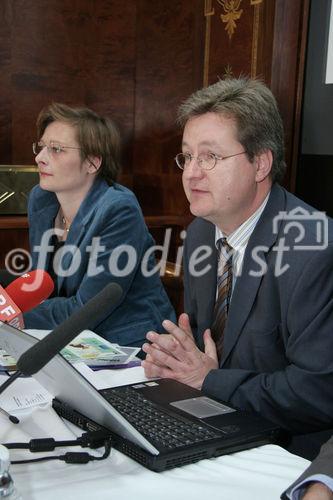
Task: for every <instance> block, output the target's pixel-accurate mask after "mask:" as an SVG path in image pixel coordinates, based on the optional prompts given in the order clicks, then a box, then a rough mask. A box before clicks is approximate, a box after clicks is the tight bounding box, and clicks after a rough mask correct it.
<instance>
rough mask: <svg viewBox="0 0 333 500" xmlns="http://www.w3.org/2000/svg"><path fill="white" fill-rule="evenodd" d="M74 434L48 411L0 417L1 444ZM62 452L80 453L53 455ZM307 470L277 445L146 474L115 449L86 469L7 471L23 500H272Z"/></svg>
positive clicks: (23, 454) (17, 455)
mask: <svg viewBox="0 0 333 500" xmlns="http://www.w3.org/2000/svg"><path fill="white" fill-rule="evenodd" d="M75 434H77V435H79V434H80V430H79V429H76V428H75V429H74V428H73V427H72V426H71V425H70V424H68V423H67V422H64V421H62V420H61V419H60V418H59V417H58V416H57V415H56V413H55V412H54V411H53V410H52V408H46V409H39V408H38V409H34V410H29V411H28V410H26V412H25V413H24V414H23V415H21V421H20V424H18V425H14V424H12V423H11V422H9V420H8V419H6V418H5V417H4V416H2V415H0V442H1V443H6V442H18V441H20V442H21V441H28V440H30V439H31V438H40V437H54V438H56V439H72V438H73V436H75ZM68 450H70V451H79V450H80V451H81V448H77V447H75V448H74V447H71V448H70V449H67V450H64V449H61V448H60V449H57V450H56V451H55V452H54V453H55V454H61V453H63V452H64V451H68ZM82 451H83V450H82ZM89 451H90V453H96V452H95V451H94V450H89ZM99 451H100V452H101V450H99ZM10 455H11V459H12V460H19V459H23V458H34V457H37V456H41V455H45V453H44V454H32V453H29V452H27V451H25V450H11V452H10ZM307 465H308V462H307V461H306V460H304V459H302V458H300V457H297V456H295V455H292V454H290V453H288V452H287V451H285V450H283V449H282V448H280V447H279V446H275V445H266V446H261V447H259V448H255V449H252V450H247V451H243V452H240V453H235V454H233V455H228V456H223V457H219V458H215V459H210V460H202V461H201V462H198V463H196V464H192V465H187V466H184V467H181V468H177V469H173V470H170V471H166V472H163V473H155V472H151V471H149V470H148V469H145V468H144V467H142V466H141V465H139V464H138V463H136V462H134V461H133V460H131V459H130V458H128V457H126V456H124V455H122V454H121V453H119V452H118V451H116V450H112V452H111V455H110V457H109V458H108V459H106V460H104V461H101V462H91V463H89V464H87V465H67V464H65V463H64V462H59V461H51V462H41V463H35V464H25V465H12V466H11V472H12V476H13V478H14V481H15V484H16V486H17V488H18V489H19V490H20V492H21V494H22V497H23V500H72V499H75V500H85V499H86V500H88V499H89V500H91V499H98V500H99V499H115V500H116V499H117V500H122V499H124V500H132V499H133V500H134V499H135V500H147V499H156V500H164V499H165V500H178V499H179V500H183V499H185V500H190V499H191V500H205V499H216V498H219V499H228V500H230V499H232V500H274V499H278V498H279V496H280V493H281V492H282V491H283V490H284V489H285V488H286V487H287V486H288V485H289V484H290V483H291V482H292V481H293V480H294V479H295V478H296V477H297V476H298V475H299V474H300V473H301V472H302V471H303V470H304V469H305V468H306V466H307Z"/></svg>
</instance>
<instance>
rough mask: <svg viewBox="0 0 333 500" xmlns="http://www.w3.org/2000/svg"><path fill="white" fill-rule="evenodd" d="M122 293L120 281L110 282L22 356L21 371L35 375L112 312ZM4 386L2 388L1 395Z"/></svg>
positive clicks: (18, 366) (19, 360) (19, 361)
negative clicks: (81, 333)
mask: <svg viewBox="0 0 333 500" xmlns="http://www.w3.org/2000/svg"><path fill="white" fill-rule="evenodd" d="M122 293H123V290H122V288H121V286H120V285H118V284H117V283H109V284H108V285H106V287H105V288H103V290H101V291H100V292H99V293H98V294H97V295H95V297H93V298H91V299H90V300H88V302H86V304H84V305H83V306H82V307H81V308H80V309H78V310H77V311H75V312H74V313H73V314H71V316H69V318H67V319H66V320H65V321H64V322H63V323H61V324H60V325H58V326H57V327H56V328H55V329H54V330H53V331H52V332H51V333H49V334H48V335H47V336H46V337H44V338H43V339H42V340H40V341H39V342H37V343H36V344H35V345H33V346H32V347H30V348H29V349H28V350H27V351H26V352H24V353H23V354H22V355H21V356H20V358H19V359H18V360H17V362H16V365H17V368H18V370H19V371H20V373H23V374H24V375H26V376H30V375H34V374H35V373H37V372H38V371H39V370H41V369H42V368H43V366H45V365H46V364H47V363H48V362H49V361H51V359H52V358H54V356H55V355H56V354H58V353H59V352H60V351H61V349H63V348H64V347H65V346H66V345H67V344H69V343H70V342H71V341H72V340H73V339H74V338H75V337H76V336H77V335H78V334H79V333H80V332H82V330H86V329H92V328H94V327H96V326H97V325H98V324H99V323H100V322H101V321H103V320H104V319H105V318H106V317H107V316H108V315H109V311H110V309H111V308H113V307H114V306H116V304H117V302H118V301H119V300H120V298H121V296H122ZM14 376H15V375H14ZM1 389H2V388H1V387H0V394H1V392H2V390H1Z"/></svg>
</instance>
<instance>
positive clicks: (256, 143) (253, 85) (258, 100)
mask: <svg viewBox="0 0 333 500" xmlns="http://www.w3.org/2000/svg"><path fill="white" fill-rule="evenodd" d="M205 113H217V114H221V115H223V116H225V117H228V118H233V119H235V121H236V124H237V133H238V141H239V142H240V143H241V144H242V146H243V147H244V149H245V151H246V153H247V156H248V158H249V160H250V161H253V159H254V157H255V156H256V155H257V154H259V153H261V152H263V151H265V150H268V149H269V150H270V151H271V152H272V155H273V164H272V170H271V179H272V181H273V182H275V181H276V182H281V181H282V179H283V176H284V173H285V170H286V163H285V159H284V133H283V123H282V118H281V115H280V113H279V110H278V106H277V103H276V100H275V97H274V96H273V94H272V92H271V91H270V90H269V88H268V87H267V86H266V85H265V84H264V83H263V82H261V81H259V80H254V79H250V78H237V79H236V78H235V79H233V78H231V79H226V80H219V81H218V82H217V83H215V84H213V85H210V86H209V87H205V88H203V89H201V90H198V91H197V92H195V93H194V94H192V95H191V96H190V97H189V98H188V99H187V100H186V101H185V102H184V103H183V104H182V105H181V106H180V107H179V110H178V123H179V124H180V125H181V126H182V127H184V126H185V124H186V122H187V121H188V120H190V119H191V118H194V117H196V116H200V115H203V114H205Z"/></svg>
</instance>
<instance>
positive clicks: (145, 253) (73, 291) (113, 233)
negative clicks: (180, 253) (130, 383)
mask: <svg viewBox="0 0 333 500" xmlns="http://www.w3.org/2000/svg"><path fill="white" fill-rule="evenodd" d="M37 137H38V142H37V143H34V144H33V151H34V154H35V155H36V163H37V165H38V168H39V175H40V183H39V185H38V186H35V187H34V188H33V189H32V191H31V193H30V197H29V203H28V217H29V238H30V248H31V255H32V268H33V269H36V268H42V269H45V270H46V271H48V272H49V273H50V274H51V275H52V277H53V278H54V280H55V293H54V296H52V297H51V298H49V299H47V300H45V301H44V302H43V303H41V304H40V305H38V306H37V307H35V308H34V309H32V310H31V311H29V312H26V313H25V314H24V321H25V327H26V328H41V329H53V328H54V327H55V326H57V325H58V324H59V323H61V322H62V321H64V320H65V319H66V318H67V317H68V316H70V315H71V313H72V312H73V311H75V310H76V309H78V308H79V307H81V306H82V305H83V304H84V303H85V302H87V301H88V300H89V299H90V298H91V297H93V296H94V295H96V293H98V292H99V291H100V290H102V289H103V288H104V287H105V285H107V284H108V283H110V282H111V281H114V282H117V283H119V284H120V285H121V287H122V289H123V292H124V293H123V296H122V300H121V302H120V304H118V305H117V306H116V307H113V308H112V307H110V311H109V315H108V317H107V318H106V319H105V320H104V321H103V322H102V323H100V324H99V325H98V326H97V327H96V328H95V329H94V330H95V331H96V332H97V333H99V334H100V335H101V336H103V337H104V338H106V339H108V340H109V341H112V342H116V343H119V344H121V345H133V346H141V344H142V343H143V342H144V340H145V334H146V333H147V331H148V330H158V329H161V322H162V320H163V319H165V318H170V319H172V318H174V311H173V309H172V307H171V305H170V302H169V299H168V297H167V295H166V293H165V290H164V289H163V286H162V284H161V281H160V277H159V274H158V272H157V271H156V270H155V271H154V268H155V260H154V252H153V249H152V248H151V247H152V246H153V245H154V241H153V239H152V237H151V235H150V233H149V232H148V229H147V227H146V225H145V222H144V219H143V215H142V212H141V209H140V206H139V204H138V201H137V199H136V197H135V196H134V194H133V193H132V192H131V191H130V190H128V189H127V188H125V187H124V186H121V185H120V184H117V183H116V178H117V174H118V172H119V150H120V140H119V134H118V131H117V129H116V127H115V125H114V124H113V122H112V121H111V120H109V119H107V118H103V117H100V116H98V115H97V114H96V113H94V112H93V111H91V110H89V109H86V108H70V107H68V106H66V105H64V104H52V105H50V106H48V107H46V108H44V109H43V110H42V111H41V113H40V114H39V117H38V120H37Z"/></svg>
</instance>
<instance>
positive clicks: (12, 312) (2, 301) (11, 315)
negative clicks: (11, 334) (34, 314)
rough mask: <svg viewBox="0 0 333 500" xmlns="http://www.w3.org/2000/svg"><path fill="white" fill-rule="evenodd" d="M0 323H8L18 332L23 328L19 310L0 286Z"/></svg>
mask: <svg viewBox="0 0 333 500" xmlns="http://www.w3.org/2000/svg"><path fill="white" fill-rule="evenodd" d="M0 321H3V322H4V323H8V324H9V325H11V326H14V327H15V328H19V329H20V330H21V329H22V328H24V321H23V316H22V311H21V309H20V308H19V307H18V306H17V305H16V304H15V302H14V301H13V300H12V299H11V297H10V296H9V295H8V293H7V292H6V290H5V289H4V288H3V287H2V286H0Z"/></svg>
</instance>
